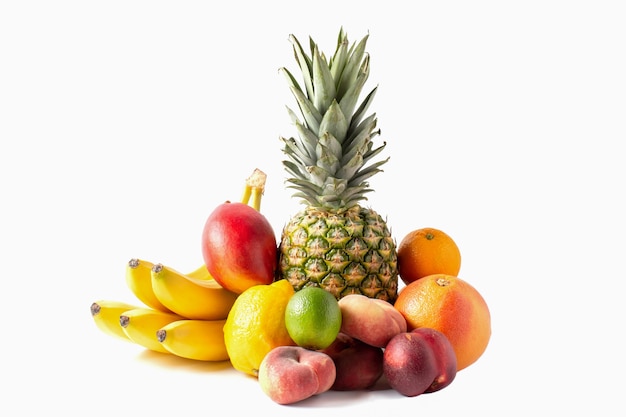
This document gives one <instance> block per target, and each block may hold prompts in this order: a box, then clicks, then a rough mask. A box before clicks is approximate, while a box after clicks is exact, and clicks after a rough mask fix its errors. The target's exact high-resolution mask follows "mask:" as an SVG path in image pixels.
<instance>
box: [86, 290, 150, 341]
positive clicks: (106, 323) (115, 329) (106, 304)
mask: <svg viewBox="0 0 626 417" xmlns="http://www.w3.org/2000/svg"><path fill="white" fill-rule="evenodd" d="M134 308H139V307H137V306H135V305H132V304H128V303H124V302H121V301H114V300H100V301H96V302H95V303H92V304H91V317H93V320H94V322H95V323H96V326H98V328H99V329H100V330H102V331H103V332H105V333H106V334H108V335H110V336H114V337H119V338H121V339H124V340H127V341H130V339H129V338H128V336H126V333H124V330H123V329H122V326H120V315H121V314H122V313H124V312H126V311H128V310H132V309H134Z"/></svg>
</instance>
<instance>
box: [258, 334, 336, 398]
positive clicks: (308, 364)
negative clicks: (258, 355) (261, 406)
mask: <svg viewBox="0 0 626 417" xmlns="http://www.w3.org/2000/svg"><path fill="white" fill-rule="evenodd" d="M335 377H336V368H335V363H334V362H333V360H332V358H331V357H330V356H328V355H327V354H325V353H323V352H320V351H316V350H309V349H305V348H303V347H300V346H278V347H275V348H273V349H272V350H270V351H269V353H268V354H267V355H265V357H264V358H263V360H262V361H261V365H260V366H259V374H258V381H259V384H260V385H261V389H262V390H263V392H264V393H265V394H266V395H267V396H268V397H270V398H271V399H272V400H273V401H274V402H276V403H278V404H292V403H295V402H298V401H302V400H305V399H307V398H309V397H312V396H314V395H317V394H321V393H323V392H326V391H328V390H329V389H330V387H331V386H332V385H333V383H334V382H335Z"/></svg>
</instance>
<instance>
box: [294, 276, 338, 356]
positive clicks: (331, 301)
mask: <svg viewBox="0 0 626 417" xmlns="http://www.w3.org/2000/svg"><path fill="white" fill-rule="evenodd" d="M285 325H286V326H287V331H288V332H289V335H290V336H291V339H293V341H294V342H296V344H297V345H298V346H301V347H305V348H307V349H314V350H319V349H325V348H327V347H328V346H330V344H331V343H333V342H334V341H335V339H336V338H337V334H339V330H340V329H341V309H340V308H339V303H338V302H337V299H336V298H335V296H334V295H332V294H331V293H330V292H328V291H326V290H325V289H323V288H320V287H305V288H303V289H301V290H300V291H298V292H296V293H295V294H294V295H293V296H292V297H291V299H290V300H289V302H288V303H287V308H286V309H285Z"/></svg>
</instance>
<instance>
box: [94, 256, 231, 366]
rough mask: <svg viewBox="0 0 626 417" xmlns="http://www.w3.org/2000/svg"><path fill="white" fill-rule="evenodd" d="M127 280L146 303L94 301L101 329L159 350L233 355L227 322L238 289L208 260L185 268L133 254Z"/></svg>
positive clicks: (191, 355)
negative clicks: (211, 269)
mask: <svg viewBox="0 0 626 417" xmlns="http://www.w3.org/2000/svg"><path fill="white" fill-rule="evenodd" d="M126 284H127V285H128V288H130V290H131V291H132V293H133V294H134V295H135V297H137V299H138V300H139V301H140V302H141V303H138V304H136V305H133V304H128V303H125V302H120V301H114V300H100V301H96V302H94V303H93V304H92V305H91V316H92V318H93V320H94V322H95V323H96V326H97V327H98V328H99V329H100V330H102V331H103V332H105V333H107V334H109V335H111V336H114V337H116V338H120V339H123V340H126V341H129V342H133V343H136V344H138V345H140V346H143V347H144V348H146V349H150V350H153V351H155V352H162V353H169V354H174V355H177V356H180V357H183V358H187V359H196V360H202V361H225V360H228V359H229V357H228V353H227V352H226V346H225V344H224V333H223V327H224V323H225V322H226V318H227V316H228V313H229V312H230V309H231V307H232V305H233V304H234V302H235V300H236V298H237V294H235V293H233V292H230V291H228V290H226V289H224V288H222V287H221V286H220V285H219V284H218V283H217V282H216V281H215V280H214V279H213V278H212V277H211V276H210V275H209V273H208V271H207V269H206V267H205V266H204V265H202V266H201V267H199V268H198V269H196V270H195V271H192V272H189V273H181V272H178V271H177V270H175V269H173V268H171V267H169V266H166V265H163V264H160V263H157V264H153V263H151V262H149V261H145V260H142V259H137V258H133V259H131V260H130V261H129V262H128V264H127V265H126Z"/></svg>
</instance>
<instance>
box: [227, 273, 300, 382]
mask: <svg viewBox="0 0 626 417" xmlns="http://www.w3.org/2000/svg"><path fill="white" fill-rule="evenodd" d="M294 293H295V291H294V289H293V287H292V286H291V284H290V283H289V281H287V280H280V281H276V282H274V283H272V284H269V285H265V284H261V285H255V286H252V287H250V288H248V289H246V290H245V291H244V292H242V293H241V294H240V295H239V297H237V300H235V303H234V304H233V306H232V308H231V309H230V312H229V313H228V317H227V318H226V323H225V324H224V342H225V344H226V351H227V352H228V356H229V357H230V363H231V364H232V365H233V367H234V368H235V369H237V370H239V371H241V372H244V373H246V374H249V375H252V376H255V377H256V376H257V375H258V372H259V366H260V365H261V361H262V360H263V358H264V357H265V355H266V354H267V353H268V352H269V351H270V350H272V349H273V348H275V347H277V346H293V345H295V343H294V341H293V340H292V339H291V337H290V336H289V333H288V332H287V327H286V326H285V308H286V306H287V303H288V302H289V299H290V298H291V297H292V296H293V295H294Z"/></svg>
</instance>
